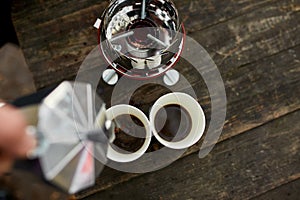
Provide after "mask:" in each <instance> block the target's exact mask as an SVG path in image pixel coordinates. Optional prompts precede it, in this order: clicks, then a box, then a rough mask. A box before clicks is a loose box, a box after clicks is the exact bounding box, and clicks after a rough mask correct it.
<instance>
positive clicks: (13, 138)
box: [0, 104, 36, 176]
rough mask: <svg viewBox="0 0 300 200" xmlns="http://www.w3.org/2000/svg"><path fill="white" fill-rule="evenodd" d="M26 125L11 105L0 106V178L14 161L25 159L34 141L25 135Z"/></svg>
mask: <svg viewBox="0 0 300 200" xmlns="http://www.w3.org/2000/svg"><path fill="white" fill-rule="evenodd" d="M26 127H27V123H26V120H25V118H24V116H23V115H22V113H21V112H20V111H19V110H18V109H16V108H14V107H13V106H11V105H7V104H6V105H4V106H2V107H1V105H0V176H1V175H3V174H4V173H5V172H7V171H8V170H9V169H10V168H11V166H12V164H13V162H14V160H15V159H18V158H26V155H27V153H28V152H29V151H30V150H32V149H33V148H34V147H35V145H36V141H35V139H34V137H33V136H32V135H29V134H27V133H26Z"/></svg>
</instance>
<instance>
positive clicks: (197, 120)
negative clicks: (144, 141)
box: [150, 92, 205, 149]
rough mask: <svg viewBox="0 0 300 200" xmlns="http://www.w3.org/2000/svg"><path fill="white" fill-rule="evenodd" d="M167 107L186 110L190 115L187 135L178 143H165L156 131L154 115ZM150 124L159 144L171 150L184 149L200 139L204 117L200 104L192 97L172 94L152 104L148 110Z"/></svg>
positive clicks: (177, 93)
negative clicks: (173, 106)
mask: <svg viewBox="0 0 300 200" xmlns="http://www.w3.org/2000/svg"><path fill="white" fill-rule="evenodd" d="M168 105H178V106H181V107H183V108H184V109H185V110H186V112H187V114H189V115H190V119H191V124H190V126H191V127H190V129H189V130H190V131H189V132H188V133H187V135H186V137H185V138H184V139H182V140H180V141H167V140H165V139H163V138H162V137H161V136H160V135H159V134H158V131H157V130H156V127H155V118H156V115H157V113H158V111H159V110H160V109H161V108H163V107H165V106H168ZM169 120H172V119H169ZM150 124H151V129H152V132H153V135H154V136H155V137H156V139H157V140H158V141H159V142H160V143H161V144H163V145H164V146H166V147H169V148H172V149H185V148H188V147H190V146H192V145H194V144H195V143H196V142H198V141H199V140H200V138H201V137H202V135H203V132H204V130H205V115H204V112H203V110H202V108H201V106H200V104H199V103H198V102H197V101H196V100H195V99H194V98H193V97H191V96H190V95H188V94H185V93H179V92H174V93H169V94H166V95H164V96H162V97H160V98H159V99H158V100H157V101H156V102H155V103H154V105H153V106H152V108H151V110H150Z"/></svg>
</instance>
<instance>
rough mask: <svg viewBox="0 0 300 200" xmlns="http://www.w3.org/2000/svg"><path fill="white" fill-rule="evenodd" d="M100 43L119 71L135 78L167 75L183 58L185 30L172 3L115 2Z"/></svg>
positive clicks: (106, 16)
mask: <svg viewBox="0 0 300 200" xmlns="http://www.w3.org/2000/svg"><path fill="white" fill-rule="evenodd" d="M99 44H100V49H101V52H102V54H103V56H104V58H105V60H106V61H107V62H108V63H109V65H110V66H111V67H112V68H113V69H114V70H111V73H105V76H103V79H104V81H106V82H109V79H110V78H111V77H113V76H114V75H115V74H114V73H115V71H116V72H118V73H119V74H121V75H125V76H128V77H130V78H135V79H149V78H153V77H156V76H159V75H163V74H165V73H166V72H167V71H168V70H169V69H170V68H171V67H172V66H173V65H174V64H175V63H176V61H177V60H178V59H179V56H180V54H181V52H182V49H183V44H184V27H183V25H182V24H181V23H180V21H179V17H178V12H177V9H176V8H175V6H174V4H173V2H172V1H170V0H114V1H112V2H111V3H110V5H109V6H108V8H107V9H106V10H105V12H104V13H103V16H102V21H101V24H100V28H99Z"/></svg>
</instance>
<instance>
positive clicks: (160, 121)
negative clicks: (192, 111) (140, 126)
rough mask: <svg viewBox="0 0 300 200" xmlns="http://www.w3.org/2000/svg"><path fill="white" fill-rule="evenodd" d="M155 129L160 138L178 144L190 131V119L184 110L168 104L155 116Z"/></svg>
mask: <svg viewBox="0 0 300 200" xmlns="http://www.w3.org/2000/svg"><path fill="white" fill-rule="evenodd" d="M154 120H155V122H154V125H155V129H156V131H157V133H158V135H159V136H160V137H162V138H163V139H164V140H166V141H169V142H171V141H172V142H178V141H181V140H183V139H184V138H186V137H187V135H188V134H189V133H190V131H191V127H192V119H191V116H190V115H189V113H188V112H187V111H186V109H185V108H183V107H181V106H179V105H176V104H170V105H167V106H164V107H162V108H161V109H159V111H158V112H157V114H156V116H155V119H154Z"/></svg>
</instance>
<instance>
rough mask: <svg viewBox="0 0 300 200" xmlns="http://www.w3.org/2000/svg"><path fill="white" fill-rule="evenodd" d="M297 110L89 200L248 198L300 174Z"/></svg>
mask: <svg viewBox="0 0 300 200" xmlns="http://www.w3.org/2000/svg"><path fill="white" fill-rule="evenodd" d="M299 117H300V111H297V112H294V113H292V114H289V115H287V116H284V117H282V118H280V119H277V120H275V121H272V122H270V123H268V124H266V125H264V126H261V127H259V128H257V129H253V130H251V131H249V132H245V133H244V134H241V135H239V136H237V137H234V138H232V139H231V140H227V141H225V142H222V143H220V144H218V145H217V146H216V148H215V149H214V151H213V152H212V153H211V154H210V155H209V156H208V157H206V158H204V159H199V158H198V155H197V154H192V155H190V156H187V157H185V158H183V159H181V160H179V161H178V162H176V163H174V164H173V165H172V166H169V167H167V168H165V169H162V170H160V171H157V172H155V173H150V174H145V175H143V176H141V177H138V178H135V179H132V180H131V181H128V182H126V183H123V184H120V185H116V186H115V187H113V188H111V189H109V190H106V191H104V192H101V193H98V194H96V195H94V196H92V197H89V198H86V199H89V200H92V199H249V198H251V197H255V196H257V195H259V194H262V193H264V192H266V191H268V190H270V189H273V188H275V187H278V186H280V185H282V184H284V183H287V182H289V181H290V180H295V179H297V178H300V168H299V167H300V160H299V150H300V138H299V131H300V124H299V123H297V124H295V123H294V122H295V121H297V120H298V119H299Z"/></svg>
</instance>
